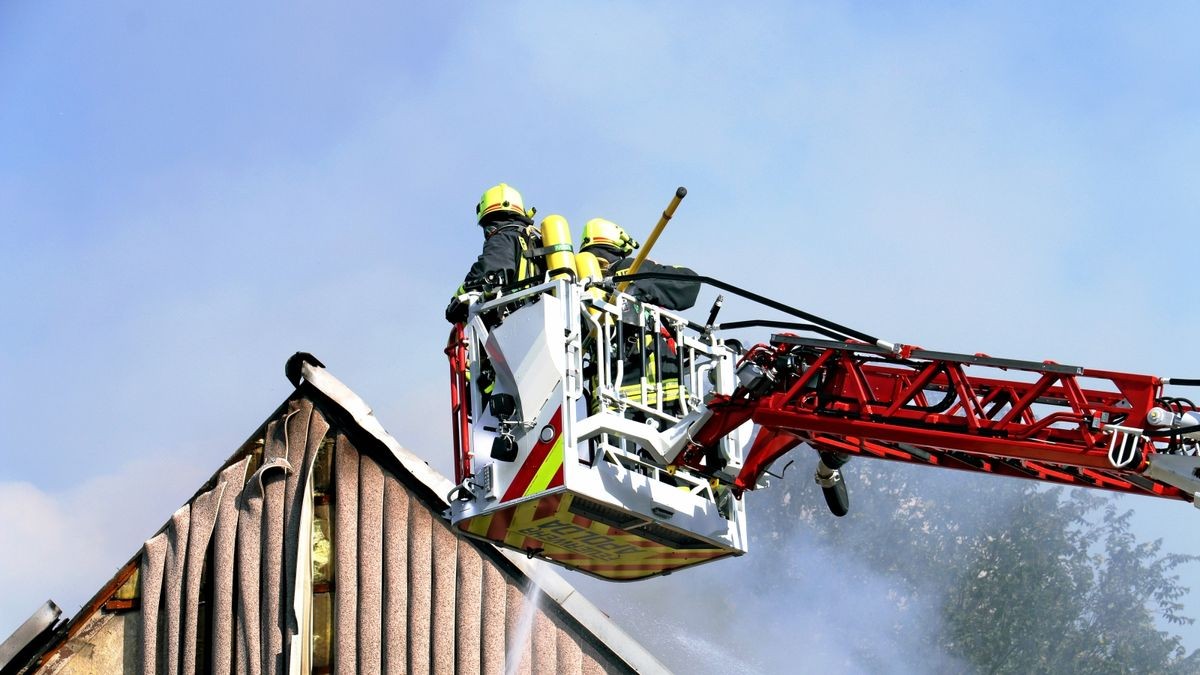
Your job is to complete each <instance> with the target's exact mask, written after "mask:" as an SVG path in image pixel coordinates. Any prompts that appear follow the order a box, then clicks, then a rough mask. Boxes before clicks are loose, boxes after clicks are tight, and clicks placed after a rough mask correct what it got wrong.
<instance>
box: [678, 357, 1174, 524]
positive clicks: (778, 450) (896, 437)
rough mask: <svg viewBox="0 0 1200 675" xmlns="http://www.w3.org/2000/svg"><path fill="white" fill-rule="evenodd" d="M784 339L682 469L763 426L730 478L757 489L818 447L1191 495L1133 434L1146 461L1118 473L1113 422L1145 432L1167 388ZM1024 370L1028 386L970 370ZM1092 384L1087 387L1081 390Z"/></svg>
mask: <svg viewBox="0 0 1200 675" xmlns="http://www.w3.org/2000/svg"><path fill="white" fill-rule="evenodd" d="M792 337H793V336H777V337H776V340H775V341H773V343H772V345H770V346H768V345H758V346H756V347H754V348H753V349H751V350H750V352H748V353H747V355H746V356H745V358H744V359H743V361H746V360H750V361H754V362H755V363H759V364H760V365H762V366H763V367H764V369H769V370H771V371H772V372H773V373H774V376H775V379H774V380H773V384H772V385H771V386H770V387H769V388H768V390H767V391H766V392H759V394H758V395H757V396H753V395H750V394H749V393H747V392H745V391H741V390H739V391H738V392H735V393H734V394H733V395H731V396H724V397H717V398H715V399H714V400H712V401H710V402H709V403H708V407H709V409H710V410H712V412H713V416H712V418H711V419H710V420H709V421H708V422H707V423H706V424H705V425H704V426H703V427H702V428H701V429H699V430H698V432H697V433H695V434H694V435H693V439H694V442H693V444H692V445H690V446H689V448H688V449H686V450H685V452H684V453H683V454H682V455H681V459H680V463H681V464H684V465H687V466H691V467H692V468H696V469H699V470H703V468H702V465H703V463H704V461H705V460H704V457H705V452H704V448H706V447H708V446H711V445H712V444H713V443H715V442H716V441H717V440H719V439H720V438H721V437H722V436H724V435H725V434H728V433H729V432H731V431H732V430H733V429H735V428H737V427H738V426H740V425H741V424H744V423H745V422H747V421H752V422H754V423H756V424H758V425H759V426H760V429H759V432H758V436H757V437H756V438H755V441H754V443H753V444H752V445H751V446H750V448H749V449H748V450H747V452H746V457H745V465H744V467H743V468H742V470H741V471H740V473H739V474H738V475H737V477H736V479H735V481H734V489H735V490H737V491H739V492H741V491H743V490H750V489H753V488H754V486H755V484H756V483H757V481H758V479H759V477H760V476H761V474H762V473H763V472H764V471H765V470H766V469H767V468H768V467H769V466H770V465H771V463H772V462H774V461H775V460H776V459H778V458H779V457H780V456H782V455H783V454H784V453H786V452H787V451H788V450H790V449H792V448H793V447H795V446H796V445H798V444H800V443H801V442H804V443H808V444H809V445H811V446H813V447H814V448H816V449H817V450H821V451H828V452H839V453H844V454H849V455H862V456H867V457H874V458H878V459H889V460H894V461H902V462H910V463H916V464H927V465H932V466H944V467H948V468H957V469H963V470H968V471H976V472H984V473H994V474H999V475H1007V476H1019V477H1024V478H1032V479H1036V480H1042V481H1048V482H1054V483H1062V484H1067V485H1077V486H1084V487H1093V488H1101V489H1107V490H1116V491H1119V492H1132V493H1138V494H1151V495H1155V496H1160V497H1168V498H1176V499H1184V500H1189V501H1190V499H1191V497H1190V495H1188V494H1187V493H1185V492H1183V491H1181V490H1179V489H1177V488H1175V487H1172V486H1170V485H1166V484H1163V483H1158V482H1155V481H1152V480H1150V479H1148V478H1146V477H1145V476H1143V475H1141V471H1142V470H1144V469H1145V466H1146V459H1147V458H1148V457H1149V456H1150V455H1152V454H1153V453H1155V452H1159V451H1161V450H1163V449H1165V441H1163V442H1159V443H1158V444H1157V445H1156V443H1155V442H1152V441H1150V440H1148V439H1146V438H1137V440H1136V442H1137V443H1138V445H1139V447H1138V450H1139V452H1140V455H1139V456H1138V459H1137V460H1136V461H1134V462H1133V463H1132V464H1131V465H1130V466H1128V467H1125V468H1115V467H1114V466H1113V465H1112V464H1111V463H1110V462H1109V459H1108V447H1109V443H1110V442H1111V440H1112V437H1111V435H1109V434H1106V433H1104V432H1103V431H1102V429H1103V427H1104V426H1105V425H1108V424H1117V425H1124V426H1129V427H1136V428H1142V427H1144V425H1145V419H1146V415H1147V413H1148V412H1149V411H1150V409H1151V408H1152V407H1154V406H1155V405H1156V402H1157V400H1158V399H1159V398H1160V397H1161V396H1162V381H1161V380H1160V379H1159V378H1157V377H1154V376H1150V375H1134V374H1129V373H1118V372H1111V371H1104V370H1092V369H1086V368H1071V367H1065V366H1059V365H1057V364H1054V363H1051V362H1046V363H1044V364H1034V363H1028V362H1016V361H1001V360H999V359H990V358H989V357H986V356H984V355H976V356H973V357H972V356H967V355H948V354H937V355H934V353H932V352H923V351H922V350H919V349H914V348H909V347H905V348H903V349H902V351H901V353H900V354H890V353H886V352H884V351H883V350H880V349H878V348H874V347H871V346H869V345H857V344H849V343H834V342H828V341H820V340H802V339H792V341H790V342H788V341H787V340H788V339H789V338H792ZM977 369H988V370H989V371H991V370H1000V371H1024V372H1025V373H1027V374H1026V377H1027V378H1028V381H1026V380H1020V379H1008V378H997V377H980V376H973V375H970V374H968V373H969V372H976V370H977ZM1085 384H1088V385H1090V386H1089V388H1085V386H1084V385H1085Z"/></svg>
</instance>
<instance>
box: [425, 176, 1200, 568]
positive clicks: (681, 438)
mask: <svg viewBox="0 0 1200 675" xmlns="http://www.w3.org/2000/svg"><path fill="white" fill-rule="evenodd" d="M683 194H684V191H683V190H682V188H681V189H680V191H679V193H677V195H676V199H675V200H673V201H672V204H671V207H669V208H668V210H667V212H664V219H663V220H661V221H660V223H659V227H658V228H656V231H655V235H654V236H652V237H651V242H652V241H653V239H654V238H655V237H656V236H657V233H658V232H660V231H661V228H662V226H663V225H665V222H666V220H667V219H669V217H670V214H671V213H672V212H673V210H674V207H675V206H676V205H677V204H678V202H679V199H681V198H682V196H683ZM556 250H562V247H561V246H559V247H556ZM557 271H558V273H557V274H555V275H549V276H552V277H553V278H548V279H546V280H538V281H535V282H530V283H526V284H524V285H516V286H512V285H510V286H500V287H497V288H491V289H486V290H483V291H476V292H473V293H470V294H468V295H467V296H466V297H465V298H463V299H464V301H466V302H469V303H470V309H469V312H468V318H467V320H466V322H465V323H462V324H458V325H456V326H455V327H454V329H453V330H452V332H451V336H450V341H449V344H448V346H447V349H446V353H447V355H448V356H449V359H450V366H451V410H452V417H453V432H454V433H453V439H454V462H455V464H454V468H455V482H456V484H457V485H456V487H455V489H454V490H453V491H452V492H451V493H450V495H448V498H449V502H450V504H451V509H450V519H451V523H452V525H453V526H454V527H455V528H457V529H458V530H459V531H461V532H462V533H463V534H465V535H467V536H471V537H475V538H479V539H483V540H487V541H490V542H493V543H495V544H497V545H500V546H504V547H507V548H511V549H514V550H517V551H521V552H523V553H525V554H527V555H529V556H530V557H538V558H541V559H544V560H548V561H551V562H553V563H556V564H559V565H563V566H565V567H569V568H572V569H576V570H579V571H581V572H584V573H587V574H591V575H593V576H597V577H601V578H605V579H610V580H619V581H631V580H637V579H643V578H647V577H652V576H657V575H661V574H668V573H671V572H673V571H675V570H679V569H682V568H686V567H690V566H694V565H697V564H701V563H706V562H710V561H713V560H717V559H720V558H724V557H728V556H735V555H742V554H744V553H745V552H746V551H747V550H748V538H747V529H746V527H747V524H746V511H745V507H744V503H743V499H742V498H743V496H744V495H745V493H746V492H749V491H753V490H756V489H760V488H764V487H767V486H768V485H769V483H770V478H771V477H772V476H773V475H774V473H775V472H773V471H772V470H771V469H772V467H773V466H774V465H775V464H776V463H777V462H778V461H779V460H780V458H782V457H783V456H784V455H785V454H786V453H788V452H789V451H790V450H792V449H794V448H796V447H797V446H800V445H807V446H809V447H810V448H812V449H813V450H815V451H816V452H817V453H818V455H819V461H818V462H817V468H816V474H815V480H816V482H817V483H818V484H819V485H820V486H821V488H822V492H823V494H824V496H825V500H826V502H827V504H828V506H829V508H830V510H831V511H832V512H833V513H834V515H838V516H841V515H845V513H847V510H848V508H849V497H848V491H847V488H846V481H845V478H844V476H843V473H842V469H843V466H844V465H845V463H846V462H847V461H848V460H849V459H850V458H851V457H866V458H873V459H883V460H891V461H898V462H907V463H910V464H921V465H928V466H935V467H944V468H950V469H958V470H962V471H972V472H977V473H990V474H996V475H1001V476H1013V477H1019V478H1027V479H1033V480H1037V481H1042V482H1047V483H1056V484H1062V485H1072V486H1078V487H1088V488H1096V489H1103V490H1109V491H1114V492H1123V493H1131V494H1140V495H1147V496H1153V497H1160V498H1166V499H1176V500H1181V501H1187V502H1192V503H1193V504H1197V502H1196V495H1197V493H1198V492H1200V410H1198V409H1197V406H1196V405H1195V404H1194V403H1193V402H1192V401H1191V400H1189V399H1187V398H1184V397H1181V396H1172V395H1169V394H1168V393H1167V392H1166V387H1167V386H1169V385H1170V386H1176V387H1194V386H1200V380H1183V379H1168V378H1163V377H1157V376H1153V375H1139V374H1132V373H1122V372H1115V371H1108V370H1098V369H1092V368H1086V367H1079V366H1072V365H1064V364H1059V363H1054V362H1051V361H1041V362H1037V361H1023V360H1016V359H1007V358H995V357H992V356H988V355H986V354H958V353H951V352H941V351H933V350H927V349H922V348H920V347H916V346H911V345H905V344H897V343H891V342H888V341H885V340H881V339H878V338H876V337H874V336H871V335H868V334H866V333H862V332H860V331H857V330H854V329H851V328H848V327H846V326H842V325H840V324H837V323H834V322H832V321H829V320H827V319H824V318H821V317H818V316H815V315H812V314H809V313H807V312H804V311H801V310H799V309H795V308H792V307H788V306H787V305H784V304H782V303H780V302H778V301H774V300H771V299H768V298H765V297H762V296H759V295H757V294H754V293H751V292H749V291H746V290H744V289H741V288H738V287H736V286H733V285H731V284H728V283H725V282H722V281H720V280H718V279H713V278H710V277H682V276H679V275H674V274H671V273H663V272H657V273H652V274H640V273H638V272H637V269H636V265H635V266H634V268H633V269H631V270H630V272H631V273H630V274H629V275H627V276H623V277H620V278H619V279H618V280H617V282H619V283H617V282H614V280H613V279H604V278H600V277H599V276H598V275H596V274H595V273H594V272H587V273H584V274H579V273H576V274H564V273H562V268H561V267H560V268H558V270H557ZM654 278H666V279H671V278H679V279H690V280H696V281H700V282H701V283H704V284H707V285H709V286H712V287H715V288H716V289H718V290H719V291H722V292H723V293H729V294H731V295H736V296H740V297H742V298H744V299H746V300H749V301H752V302H756V303H759V304H761V305H763V306H765V307H768V308H770V309H773V310H776V311H777V312H782V313H784V314H788V315H790V316H791V318H793V319H797V320H798V321H786V322H784V321H775V320H750V321H737V322H729V323H724V324H721V323H717V322H716V319H717V317H718V314H719V310H720V307H721V303H722V301H723V298H724V296H723V295H722V296H720V297H718V300H717V302H716V303H715V304H714V306H713V307H712V309H711V310H710V311H709V314H708V317H707V320H706V321H705V322H704V323H697V322H695V321H693V320H691V319H688V318H686V317H684V316H682V315H681V314H678V313H675V312H670V311H667V310H665V309H663V308H660V307H656V306H654V305H651V304H648V303H645V302H640V301H639V300H637V299H636V298H635V297H634V296H632V295H630V294H628V293H626V292H625V291H626V290H628V289H627V286H628V284H629V283H633V282H636V281H638V280H641V279H654ZM748 327H769V328H776V329H782V330H781V331H780V332H778V333H775V334H773V335H772V336H771V337H770V339H769V340H768V341H767V342H765V343H762V344H757V345H754V346H752V347H749V348H743V347H742V345H741V344H740V343H739V342H738V341H737V340H734V339H726V338H725V337H723V335H727V334H728V333H729V331H732V330H736V329H743V328H748ZM637 361H640V362H641V363H640V364H637V363H636V362H637ZM629 364H635V365H640V366H641V367H640V368H637V369H636V372H638V373H640V374H641V377H639V378H637V381H635V382H633V383H632V384H631V383H630V382H629V381H628V380H629V377H628V376H627V375H626V374H625V372H624V371H625V370H626V369H627V366H628V365H629ZM652 364H653V365H652ZM655 366H656V367H657V370H658V373H657V376H655V377H650V376H649V374H650V373H653V372H654V371H655ZM668 374H669V375H670V376H669V377H668ZM473 383H474V384H473ZM483 383H486V386H484V384H483Z"/></svg>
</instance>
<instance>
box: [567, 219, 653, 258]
mask: <svg viewBox="0 0 1200 675" xmlns="http://www.w3.org/2000/svg"><path fill="white" fill-rule="evenodd" d="M589 246H612V247H613V248H615V249H617V250H618V251H620V252H621V253H623V254H625V255H629V254H630V253H633V249H635V248H637V247H638V246H640V244H638V243H637V242H636V241H634V240H633V237H630V236H629V235H628V234H627V233H626V232H625V230H624V229H623V228H622V227H621V226H620V225H618V224H616V223H614V222H612V221H611V220H605V219H603V218H592V219H591V220H589V221H587V223H585V224H584V226H583V240H582V241H581V242H580V243H579V250H581V251H582V250H584V249H586V248H587V247H589Z"/></svg>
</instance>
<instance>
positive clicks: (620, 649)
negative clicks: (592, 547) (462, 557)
mask: <svg viewBox="0 0 1200 675" xmlns="http://www.w3.org/2000/svg"><path fill="white" fill-rule="evenodd" d="M297 362H298V363H297ZM297 365H298V366H299V368H298V370H299V374H300V376H301V377H302V378H303V381H304V382H306V383H307V384H309V385H310V386H312V387H313V388H315V389H316V390H317V391H319V392H321V393H322V394H323V395H324V396H325V397H326V398H328V399H329V400H330V401H331V402H332V403H334V404H336V405H337V406H339V407H340V408H342V410H344V411H345V412H346V414H348V415H349V416H350V417H351V418H352V419H353V420H354V422H355V423H356V424H357V425H358V426H359V428H361V429H362V430H363V431H365V432H367V433H368V434H370V435H371V436H373V437H374V438H375V439H377V440H378V441H379V442H380V443H382V444H383V445H384V446H385V447H387V449H388V450H389V451H390V452H391V453H392V455H393V456H394V457H395V459H396V460H397V461H398V462H400V464H401V466H403V467H404V469H405V470H406V471H408V473H409V474H411V475H412V476H413V477H414V478H415V479H416V480H418V481H419V482H421V483H422V484H424V485H425V486H426V487H427V488H429V490H430V491H431V492H433V493H434V494H436V495H438V496H439V498H440V499H441V504H442V510H443V511H444V510H445V509H448V508H449V504H447V503H446V502H445V496H446V495H447V494H448V493H449V492H450V490H452V489H453V488H454V483H452V482H450V480H448V479H447V478H446V477H445V476H443V475H442V474H441V473H439V472H438V471H436V470H434V469H433V468H432V467H431V466H429V464H428V463H427V462H425V461H424V460H422V459H421V458H420V457H417V456H416V455H414V454H413V453H412V452H410V451H409V450H407V449H406V448H404V447H403V446H402V445H400V443H399V442H397V441H396V439H395V438H392V436H391V434H389V433H388V432H387V431H385V430H384V428H383V426H382V425H381V424H380V423H379V420H378V419H377V418H376V417H375V415H374V413H372V412H371V408H370V407H369V406H368V405H367V404H366V402H365V401H363V400H362V398H360V397H359V396H358V394H355V393H354V392H353V391H351V390H350V388H349V387H347V386H346V385H345V384H343V383H342V382H341V380H339V379H337V378H336V377H334V376H333V375H332V374H331V373H330V372H329V371H328V370H327V369H326V368H325V367H324V365H323V364H321V362H320V361H318V360H317V359H316V358H315V357H312V355H311V354H305V353H302V352H298V353H297V354H296V355H294V356H293V357H292V358H291V359H289V360H288V365H287V367H286V368H285V370H287V371H288V373H289V379H291V380H292V384H294V385H297V386H299V382H298V379H299V378H294V377H291V374H292V373H295V372H296V370H297ZM496 550H497V551H499V552H500V553H501V554H502V555H503V556H504V557H505V558H506V559H507V560H508V562H510V563H511V564H512V565H513V566H514V567H516V568H517V569H518V570H519V571H520V572H521V573H522V574H524V575H525V576H526V577H527V578H528V579H529V580H530V581H532V582H533V583H534V584H536V586H537V587H538V589H539V590H540V591H541V592H542V593H544V594H545V595H546V596H547V597H548V598H550V599H552V600H554V601H555V602H556V603H558V605H559V606H560V607H562V608H563V610H564V611H565V612H567V613H568V614H569V615H570V616H571V618H573V619H574V620H575V621H578V622H579V623H580V624H581V625H583V626H584V627H586V628H587V629H588V630H589V631H591V632H592V634H593V635H595V636H596V638H598V639H599V640H601V641H602V642H603V643H604V645H605V646H606V647H608V649H610V650H612V652H613V653H614V654H616V655H617V656H618V657H619V658H621V659H623V660H624V661H625V662H626V663H627V664H628V665H629V666H630V667H631V668H632V669H634V670H635V671H637V672H640V673H666V672H670V671H668V670H667V668H666V667H665V666H664V665H663V664H662V663H661V662H659V660H658V659H656V658H655V657H654V655H653V654H651V653H650V652H649V651H648V650H647V649H646V648H645V647H643V646H642V645H641V644H639V643H638V642H637V641H636V640H634V639H633V638H631V637H629V635H628V634H627V633H626V632H625V631H623V630H622V629H621V628H620V627H619V626H617V625H616V624H615V623H614V622H613V621H612V619H610V618H609V617H608V615H607V614H605V613H604V612H602V611H600V609H599V608H597V607H596V606H595V605H593V604H592V603H591V602H590V601H588V600H587V598H584V597H583V596H582V595H581V594H580V593H578V592H577V591H576V590H575V588H574V587H573V586H572V585H571V584H570V583H568V582H567V580H565V579H563V578H562V577H561V576H559V574H558V573H556V572H555V571H554V570H552V569H550V567H549V566H548V565H547V564H546V563H543V562H540V561H534V560H530V559H528V558H526V557H525V556H521V555H517V554H515V553H512V552H510V551H506V550H502V549H496Z"/></svg>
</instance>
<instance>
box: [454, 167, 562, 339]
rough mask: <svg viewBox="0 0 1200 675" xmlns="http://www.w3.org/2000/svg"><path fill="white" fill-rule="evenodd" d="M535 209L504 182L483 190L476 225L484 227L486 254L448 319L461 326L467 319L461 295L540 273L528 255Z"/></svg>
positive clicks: (460, 291) (462, 288) (474, 267)
mask: <svg viewBox="0 0 1200 675" xmlns="http://www.w3.org/2000/svg"><path fill="white" fill-rule="evenodd" d="M533 213H534V212H533V210H532V209H531V210H529V211H528V212H527V211H526V210H525V203H524V200H522V199H521V193H520V192H517V190H516V188H514V187H512V186H511V185H507V184H505V183H500V184H499V185H494V186H492V187H490V188H488V189H487V190H485V191H484V193H483V196H482V197H480V198H479V204H478V205H476V207H475V215H476V222H478V223H479V226H480V227H481V228H483V252H482V253H480V254H479V258H477V259H476V260H475V263H474V264H473V265H471V269H470V271H468V272H467V277H466V279H464V280H463V283H462V286H459V287H458V291H457V292H456V293H455V294H454V298H453V299H452V300H451V301H450V305H449V306H448V307H446V320H447V321H449V322H450V323H461V322H462V321H464V320H466V318H467V305H466V304H464V303H463V302H461V301H460V300H459V299H458V296H460V295H462V294H463V293H466V292H467V291H475V290H480V289H483V288H487V287H489V286H503V285H505V284H509V283H513V282H517V281H524V280H526V279H528V278H530V277H533V276H536V275H537V274H538V273H539V272H540V270H539V269H538V267H537V265H536V264H535V263H534V262H533V261H532V260H530V259H529V258H528V257H526V256H525V252H526V251H528V250H530V249H532V248H534V247H535V246H534V243H533V236H534V234H533V232H532V227H533V219H532V217H531V216H532V215H533Z"/></svg>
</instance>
